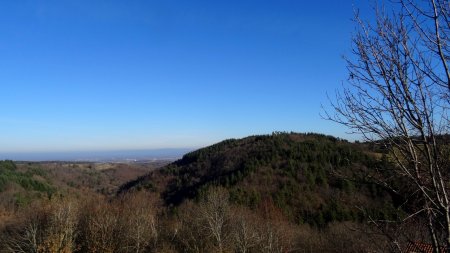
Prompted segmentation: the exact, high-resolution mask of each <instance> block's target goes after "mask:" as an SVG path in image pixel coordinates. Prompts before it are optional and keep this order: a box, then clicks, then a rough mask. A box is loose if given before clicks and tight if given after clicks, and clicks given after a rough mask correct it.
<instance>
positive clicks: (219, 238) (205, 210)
mask: <svg viewBox="0 0 450 253" xmlns="http://www.w3.org/2000/svg"><path fill="white" fill-rule="evenodd" d="M199 211H200V217H201V218H202V219H203V220H204V229H205V230H206V231H208V234H209V235H211V236H212V237H213V238H214V240H215V242H216V245H217V250H218V251H219V252H223V250H224V246H225V245H224V244H225V241H226V240H227V234H226V226H227V224H228V218H229V217H228V216H229V201H228V192H227V191H226V190H225V189H222V188H212V189H210V190H209V191H208V194H207V195H206V197H205V199H204V200H203V202H202V203H200V210H199Z"/></svg>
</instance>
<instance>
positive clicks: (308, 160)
mask: <svg viewBox="0 0 450 253" xmlns="http://www.w3.org/2000/svg"><path fill="white" fill-rule="evenodd" d="M377 157H380V154H373V153H371V152H369V151H368V150H367V149H366V148H364V147H363V146H362V145H361V144H354V143H349V142H347V141H344V140H340V139H337V138H334V137H331V136H325V135H320V134H297V133H274V134H272V135H261V136H250V137H247V138H243V139H231V140H226V141H223V142H220V143H218V144H215V145H212V146H210V147H207V148H203V149H200V150H197V151H194V152H191V153H188V154H186V155H185V156H184V157H183V158H182V159H180V160H178V161H176V162H174V163H172V164H170V165H168V166H166V167H163V168H162V169H159V170H156V171H153V172H150V173H149V174H147V175H145V176H143V177H140V178H138V179H136V180H133V181H130V182H129V183H127V184H125V185H123V186H122V187H121V190H120V192H122V193H123V192H127V191H135V190H142V189H146V190H149V191H153V192H157V193H160V194H161V197H162V198H163V199H164V201H165V203H166V204H167V205H168V206H177V205H179V204H180V203H182V202H183V201H184V200H186V199H196V198H198V197H199V196H201V195H202V193H204V192H205V191H206V190H207V189H208V188H209V187H211V186H222V187H224V188H226V189H227V190H228V192H229V195H230V199H231V201H232V202H234V203H236V204H240V205H244V206H247V207H250V208H253V209H255V210H257V209H258V208H259V207H260V206H261V204H263V203H272V204H273V205H274V206H276V207H277V208H279V209H280V210H281V211H282V213H283V214H284V215H285V216H286V217H287V218H288V219H290V220H291V221H294V222H296V223H309V224H311V225H315V226H323V225H326V224H328V223H329V222H333V221H346V220H351V221H363V220H365V218H366V216H367V215H371V216H372V217H377V218H391V217H392V218H393V216H396V215H398V213H399V212H398V210H397V209H396V208H395V203H394V201H393V200H392V197H391V196H390V194H388V192H386V191H385V190H384V189H383V188H381V187H379V186H377V185H376V184H372V183H369V182H368V181H367V180H366V174H367V173H368V172H369V171H370V170H371V169H373V168H376V167H380V166H387V164H385V163H383V161H382V160H381V159H378V158H377ZM363 207H364V208H363Z"/></svg>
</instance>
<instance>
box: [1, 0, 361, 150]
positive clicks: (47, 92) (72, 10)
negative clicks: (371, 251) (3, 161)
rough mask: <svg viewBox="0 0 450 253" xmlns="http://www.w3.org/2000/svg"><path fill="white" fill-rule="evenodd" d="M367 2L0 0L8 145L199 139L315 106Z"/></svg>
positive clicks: (341, 75)
mask: <svg viewBox="0 0 450 253" xmlns="http://www.w3.org/2000/svg"><path fill="white" fill-rule="evenodd" d="M354 5H355V6H357V7H359V8H361V9H362V11H365V9H366V8H367V6H366V5H367V3H366V1H350V0H348V1H347V0H345V1H334V0H333V1H331V0H330V1H298V0H295V1H287V0H276V1H275V0H273V1H262V0H257V1H243V0H239V1H233V0H231V1H206V0H205V1H184V0H179V1H173V0H168V1H138V0H136V1H96V0H93V1H75V0H74V1H56V0H55V1H43V0H42V1H1V2H0V12H1V13H0V56H1V57H0V87H1V94H2V95H1V99H0V144H1V145H0V152H33V151H39V152H42V151H80V150H117V149H148V148H179V147H201V146H205V145H209V144H212V143H215V142H217V141H220V140H222V139H226V138H239V137H244V136H247V135H253V134H265V133H271V132H272V131H297V132H321V133H326V134H331V135H335V136H340V137H344V138H350V139H351V138H352V137H351V136H348V135H346V134H345V131H346V129H344V128H343V127H341V126H338V125H336V124H333V123H332V122H328V121H325V120H322V119H321V117H320V115H319V114H320V112H321V104H324V105H325V106H326V105H327V104H328V102H327V97H326V92H328V93H329V94H333V92H334V91H335V90H336V89H337V88H339V86H340V84H341V82H342V81H345V80H346V78H347V76H348V75H347V73H346V70H345V63H344V61H343V60H342V58H341V56H342V55H344V54H348V52H349V49H350V39H351V33H352V31H353V30H354V28H353V24H352V22H351V18H352V15H353V14H352V8H353V6H354Z"/></svg>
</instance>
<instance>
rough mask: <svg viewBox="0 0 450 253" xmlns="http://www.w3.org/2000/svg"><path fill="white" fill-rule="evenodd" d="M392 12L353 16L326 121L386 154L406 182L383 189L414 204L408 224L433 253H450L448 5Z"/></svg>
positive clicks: (431, 3) (401, 5)
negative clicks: (446, 251) (420, 229)
mask: <svg viewBox="0 0 450 253" xmlns="http://www.w3.org/2000/svg"><path fill="white" fill-rule="evenodd" d="M392 7H393V8H392V12H386V11H384V10H383V8H379V7H376V8H374V9H375V11H376V15H375V16H376V20H375V21H374V22H371V21H364V20H363V19H361V18H360V16H359V14H358V13H357V12H356V15H355V23H356V25H357V31H356V33H355V35H354V36H353V41H352V42H353V43H352V44H353V50H352V55H351V56H350V57H348V58H346V62H347V68H348V71H349V81H348V86H345V87H344V89H343V91H341V92H338V93H337V95H336V100H334V101H332V106H333V107H334V110H335V113H333V114H329V113H327V114H326V118H328V119H330V120H333V121H335V122H338V123H340V124H343V125H345V126H347V127H349V128H350V129H351V131H352V132H353V133H358V134H360V135H362V136H363V137H364V139H365V140H367V141H378V142H380V143H381V144H383V145H384V146H385V147H386V149H387V150H388V151H389V154H388V158H389V160H390V161H391V162H392V163H393V164H395V168H394V169H393V170H391V171H390V173H391V175H393V176H394V177H395V178H396V179H397V180H398V179H401V180H405V182H407V183H406V184H401V185H403V186H405V187H396V184H389V181H388V180H386V178H385V180H384V182H383V183H384V185H385V186H386V187H389V188H390V189H391V190H392V191H394V192H396V193H397V194H402V196H404V198H405V199H406V200H407V201H412V200H414V201H415V205H411V206H413V207H412V208H410V209H411V213H410V215H409V216H408V217H406V219H408V218H411V217H414V216H421V217H424V218H425V219H426V220H427V223H428V230H429V236H430V241H431V242H432V243H433V248H434V251H435V252H438V251H439V244H445V246H446V247H448V248H450V200H449V183H450V181H449V156H448V148H449V143H448V133H449V127H450V124H449V123H450V122H449V117H448V116H449V115H448V109H449V105H450V103H449V101H450V99H449V97H450V96H449V94H450V72H449V64H448V61H449V59H450V41H449V35H450V20H449V14H450V4H449V1H448V0H426V1H413V0H398V1H397V2H395V3H392ZM446 152H447V153H446ZM397 185H398V184H397ZM415 207H416V208H415ZM440 237H443V238H445V239H442V240H441V239H440Z"/></svg>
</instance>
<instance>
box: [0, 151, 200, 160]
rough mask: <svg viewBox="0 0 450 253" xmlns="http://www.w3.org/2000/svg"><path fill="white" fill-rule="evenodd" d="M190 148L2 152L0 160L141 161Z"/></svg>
mask: <svg viewBox="0 0 450 253" xmlns="http://www.w3.org/2000/svg"><path fill="white" fill-rule="evenodd" d="M192 150H193V149H189V148H165V149H148V150H114V151H73V152H69V151H64V152H0V160H5V159H7V160H14V161H87V162H141V161H148V160H175V159H178V158H181V157H182V156H183V155H184V154H186V153H188V152H190V151H192Z"/></svg>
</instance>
